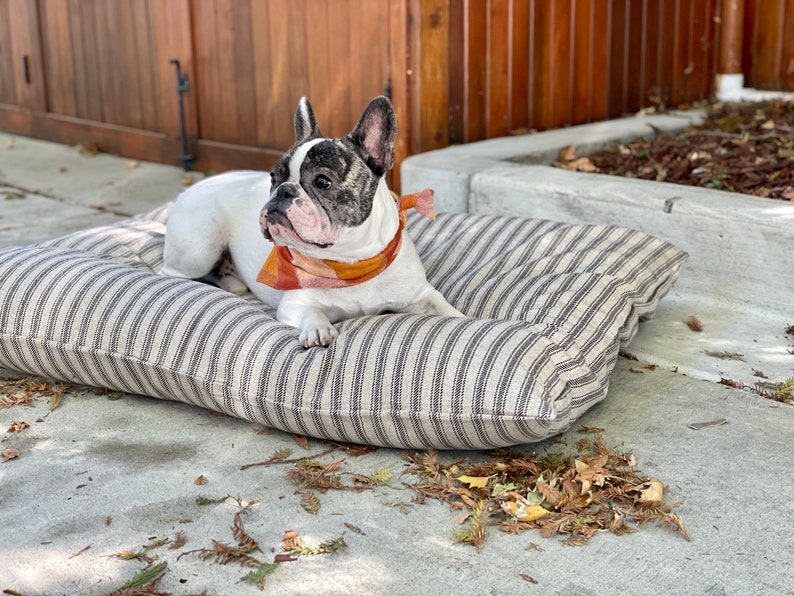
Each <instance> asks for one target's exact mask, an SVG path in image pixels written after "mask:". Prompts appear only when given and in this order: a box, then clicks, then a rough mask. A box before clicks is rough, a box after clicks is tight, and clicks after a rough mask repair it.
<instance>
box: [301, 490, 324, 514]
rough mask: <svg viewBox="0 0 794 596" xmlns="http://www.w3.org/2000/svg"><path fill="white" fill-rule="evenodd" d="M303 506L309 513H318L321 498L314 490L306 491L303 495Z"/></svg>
mask: <svg viewBox="0 0 794 596" xmlns="http://www.w3.org/2000/svg"><path fill="white" fill-rule="evenodd" d="M301 507H303V509H304V510H306V511H308V512H309V513H311V514H313V515H316V514H317V512H318V511H320V499H318V498H317V495H315V494H314V493H313V492H312V491H306V492H305V493H303V496H302V497H301Z"/></svg>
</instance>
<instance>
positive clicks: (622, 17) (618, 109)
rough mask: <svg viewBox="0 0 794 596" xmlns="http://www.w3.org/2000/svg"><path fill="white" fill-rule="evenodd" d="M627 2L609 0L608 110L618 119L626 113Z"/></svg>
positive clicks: (624, 0)
mask: <svg viewBox="0 0 794 596" xmlns="http://www.w3.org/2000/svg"><path fill="white" fill-rule="evenodd" d="M628 2H629V0H611V7H612V9H611V19H610V43H609V56H610V61H609V108H608V114H609V117H610V118H618V117H620V116H623V115H624V114H625V113H626V76H627V55H626V48H627V45H626V44H627V36H626V27H627V21H626V13H627V8H626V5H627V3H628Z"/></svg>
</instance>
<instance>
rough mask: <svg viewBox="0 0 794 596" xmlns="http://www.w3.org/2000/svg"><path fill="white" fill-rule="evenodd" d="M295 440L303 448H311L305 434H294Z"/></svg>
mask: <svg viewBox="0 0 794 596" xmlns="http://www.w3.org/2000/svg"><path fill="white" fill-rule="evenodd" d="M292 438H293V439H294V441H295V442H296V443H297V444H298V445H300V446H301V447H302V448H303V449H305V450H307V451H308V450H309V439H308V437H304V436H303V435H292Z"/></svg>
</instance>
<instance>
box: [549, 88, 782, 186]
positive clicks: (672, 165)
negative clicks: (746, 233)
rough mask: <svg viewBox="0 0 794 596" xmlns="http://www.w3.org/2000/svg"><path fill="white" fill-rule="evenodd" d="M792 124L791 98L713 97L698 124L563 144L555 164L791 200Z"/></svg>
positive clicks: (569, 168)
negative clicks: (589, 146)
mask: <svg viewBox="0 0 794 596" xmlns="http://www.w3.org/2000/svg"><path fill="white" fill-rule="evenodd" d="M793 129H794V101H788V102H785V101H781V100H774V101H767V102H750V103H722V102H716V103H713V104H711V105H710V106H709V107H708V109H707V117H706V119H705V121H704V122H703V124H701V125H699V126H691V127H688V128H686V129H684V130H683V131H682V132H680V133H673V134H670V133H662V132H661V131H659V130H656V133H657V134H656V137H655V138H653V139H650V140H647V139H637V140H635V141H633V142H631V143H628V144H618V145H611V146H608V147H606V148H604V149H603V150H601V151H598V152H595V153H591V154H589V155H587V156H577V155H576V151H575V147H566V148H565V149H563V150H562V151H561V152H560V156H559V158H558V161H557V163H556V164H555V165H557V166H560V167H563V168H565V169H568V170H575V171H585V172H597V173H604V174H611V175H616V176H626V177H629V178H641V179H645V180H656V181H659V182H673V183H676V184H686V185H689V186H700V187H705V188H712V189H718V190H727V191H731V192H739V193H744V194H749V195H755V196H758V197H764V198H769V199H779V200H783V201H794V165H793V164H794V161H793V160H794V134H792V130H793Z"/></svg>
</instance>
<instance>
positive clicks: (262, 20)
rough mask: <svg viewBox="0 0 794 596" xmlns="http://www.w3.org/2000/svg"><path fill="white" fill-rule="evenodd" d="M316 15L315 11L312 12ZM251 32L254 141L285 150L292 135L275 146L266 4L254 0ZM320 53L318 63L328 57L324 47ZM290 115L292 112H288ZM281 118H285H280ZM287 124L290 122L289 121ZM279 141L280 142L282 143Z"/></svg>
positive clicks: (268, 12) (292, 137) (267, 5)
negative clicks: (254, 104)
mask: <svg viewBox="0 0 794 596" xmlns="http://www.w3.org/2000/svg"><path fill="white" fill-rule="evenodd" d="M312 14H313V15H317V14H318V11H316V10H315V11H313V12H312ZM251 28H252V30H253V31H255V32H256V33H255V34H254V35H253V43H252V51H253V54H254V55H253V62H254V87H255V89H256V106H257V120H256V138H257V144H259V145H261V146H264V147H280V148H282V149H287V148H288V147H290V146H291V145H292V143H293V142H294V140H295V136H294V134H291V135H290V138H289V140H288V144H287V145H285V146H284V145H279V144H278V143H277V142H276V138H275V137H276V134H275V120H276V118H275V107H274V106H275V105H276V102H275V98H274V96H273V89H272V70H273V67H272V62H273V58H272V55H271V51H270V48H271V45H272V44H271V40H270V36H271V35H270V6H269V4H268V3H267V2H263V1H262V0H257V1H255V2H252V3H251ZM321 49H322V50H324V51H323V52H322V53H319V52H318V53H317V60H318V61H321V60H323V59H324V57H327V56H328V50H327V47H325V48H321ZM289 114H290V115H291V114H292V112H289ZM281 117H282V118H286V116H285V115H283V114H282V116H281ZM290 121H291V118H290ZM282 140H283V139H282Z"/></svg>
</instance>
